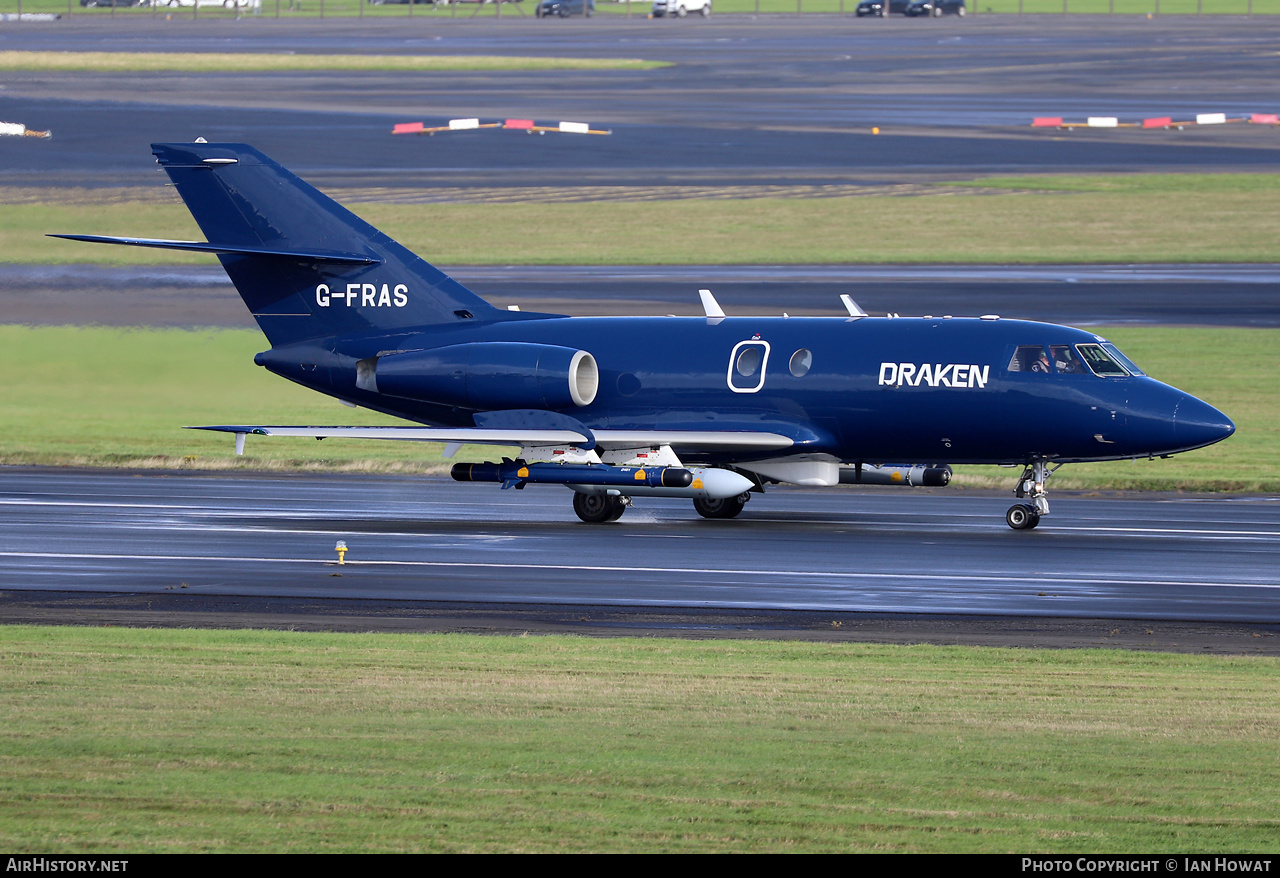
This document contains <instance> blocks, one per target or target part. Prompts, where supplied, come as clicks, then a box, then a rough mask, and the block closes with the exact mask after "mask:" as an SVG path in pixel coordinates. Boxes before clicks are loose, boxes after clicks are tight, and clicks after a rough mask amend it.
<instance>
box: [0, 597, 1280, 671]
mask: <svg viewBox="0 0 1280 878" xmlns="http://www.w3.org/2000/svg"><path fill="white" fill-rule="evenodd" d="M0 624H6V625H86V626H94V627H122V628H210V629H239V628H252V629H260V630H271V631H340V632H353V633H364V632H377V633H397V634H427V633H461V634H494V635H503V636H510V637H519V636H524V635H529V634H563V635H573V636H579V637H678V638H681V639H687V640H726V639H733V640H804V641H810V642H822V643H888V644H899V645H910V644H916V643H927V644H934V645H938V646H987V647H1006V648H1017V649H1133V650H1148V651H1153V652H1180V653H1187V654H1199V655H1262V656H1278V655H1280V625H1266V624H1262V625H1257V624H1226V623H1218V622H1135V621H1134V620H1132V619H1055V618H1050V617H1045V618H1030V619H1026V618H1008V617H1000V616H990V617H982V616H945V615H934V616H904V615H883V614H876V613H830V612H828V613H815V612H807V611H800V610H795V611H762V610H756V611H748V610H740V611H736V612H734V611H725V610H718V609H717V610H698V609H689V608H681V609H674V608H673V609H669V610H665V611H663V610H655V609H651V608H650V609H630V608H618V607H610V606H591V605H584V606H578V605H574V606H555V605H552V606H545V605H537V604H504V605H498V606H477V605H475V604H453V603H447V602H424V601H403V602H394V601H344V600H295V599H285V598H255V597H208V596H178V595H152V594H145V595H142V594H84V593H82V592H58V591H45V592H12V591H3V590H0Z"/></svg>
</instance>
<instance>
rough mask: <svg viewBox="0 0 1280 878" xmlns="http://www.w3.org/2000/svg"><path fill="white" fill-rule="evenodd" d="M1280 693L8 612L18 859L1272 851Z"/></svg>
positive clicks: (6, 747)
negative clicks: (71, 623)
mask: <svg viewBox="0 0 1280 878" xmlns="http://www.w3.org/2000/svg"><path fill="white" fill-rule="evenodd" d="M320 571H323V572H320ZM354 574H355V571H354V570H350V571H349V572H348V574H346V575H354ZM316 575H317V576H327V575H328V569H327V568H320V570H318V571H317V574H316ZM174 585H175V587H177V586H179V585H180V584H179V583H177V582H175V583H174ZM1278 679H1280V662H1278V661H1277V660H1276V659H1274V658H1258V657H1253V658H1242V657H1212V656H1188V655H1173V654H1160V653H1119V652H1111V651H1101V650H1088V651H1058V652H1050V651H1043V650H1030V649H1018V650H1013V649H976V648H960V647H933V646H911V647H901V646H880V645H862V644H821V643H802V642H767V641H706V642H697V641H676V640H666V639H634V638H618V639H614V638H610V639H598V640H593V639H585V638H572V637H524V638H506V637H478V636H470V635H383V634H377V635H375V634H302V633H292V632H263V631H176V630H167V631H166V630H159V631H158V630H148V631H142V630H129V629H114V628H37V627H0V692H3V694H4V704H5V721H4V723H3V724H2V725H0V765H3V766H4V790H5V794H4V795H3V796H0V846H3V847H4V849H6V850H8V851H10V852H12V853H39V854H44V855H50V854H70V853H84V852H92V853H94V854H115V853H122V854H127V853H146V852H183V853H190V852H197V853H203V852H215V851H216V852H250V851H278V852H345V851H387V852H423V851H430V852H480V851H483V852H490V851H493V852H498V851H502V852H507V851H516V852H557V853H558V852H564V851H601V852H628V851H643V852H659V851H697V852H712V851H726V852H757V851H759V852H775V851H776V852H781V851H786V852H796V851H804V852H835V851H839V852H849V851H906V852H1002V853H1003V852H1008V851H1036V852H1043V853H1057V852H1074V853H1107V854H1119V853H1149V852H1151V851H1162V852H1165V853H1179V852H1192V853H1197V854H1203V853H1207V852H1211V851H1229V852H1233V853H1244V852H1269V851H1273V850H1274V849H1275V839H1276V836H1277V833H1280V818H1278V817H1277V814H1280V761H1278V760H1276V759H1275V753H1276V749H1277V747H1278V746H1280V701H1278V700H1277V699H1276V698H1275V691H1276V684H1277V680H1278Z"/></svg>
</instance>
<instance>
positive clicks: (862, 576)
mask: <svg viewBox="0 0 1280 878" xmlns="http://www.w3.org/2000/svg"><path fill="white" fill-rule="evenodd" d="M0 558H49V559H54V560H63V561H65V560H72V561H75V560H79V561H199V562H201V563H206V564H208V563H214V562H222V563H230V564H245V563H253V564H308V565H318V566H334V567H336V566H338V565H337V562H336V561H334V560H332V559H328V558H254V557H240V558H226V557H222V556H217V555H128V554H98V553H90V552H0ZM344 566H346V567H353V568H354V567H423V568H436V569H440V568H459V569H464V570H477V569H486V570H570V571H580V572H588V573H626V572H635V573H661V574H666V575H670V574H696V575H702V576H708V575H710V576H737V577H746V578H747V580H748V581H750V579H751V578H752V577H757V578H758V577H770V578H775V579H782V578H791V577H812V578H816V579H835V580H840V579H847V580H874V579H906V580H912V581H915V582H992V581H998V582H1008V583H1013V582H1025V583H1027V584H1029V585H1032V586H1037V587H1040V586H1044V585H1160V586H1173V587H1182V588H1263V589H1276V590H1280V583H1257V582H1204V581H1192V580H1177V579H1127V578H1126V579H1107V578H1103V577H1088V576H1035V575H1028V576H1008V575H1005V574H992V575H987V576H977V575H971V574H965V575H959V574H956V575H952V574H942V573H900V572H898V571H885V572H880V573H854V572H849V571H843V570H842V571H830V570H761V569H759V568H752V569H747V570H735V569H730V568H715V567H629V566H626V565H603V564H519V563H498V562H493V561H365V560H355V561H352V560H348V561H347V562H346V564H345V565H344Z"/></svg>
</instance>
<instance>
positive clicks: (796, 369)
mask: <svg viewBox="0 0 1280 878" xmlns="http://www.w3.org/2000/svg"><path fill="white" fill-rule="evenodd" d="M789 367H790V369H791V374H792V375H794V376H796V377H797V378H803V377H804V376H806V375H808V374H809V370H810V369H811V368H812V367H813V351H810V350H806V349H804V348H801V349H800V350H798V351H796V352H795V353H794V354H792V355H791V362H790V364H789Z"/></svg>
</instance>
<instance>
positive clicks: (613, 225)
mask: <svg viewBox="0 0 1280 878" xmlns="http://www.w3.org/2000/svg"><path fill="white" fill-rule="evenodd" d="M942 185H945V186H946V188H947V190H948V191H947V193H946V194H938V195H933V194H918V195H909V196H889V195H868V196H852V197H847V196H846V197H835V198H803V199H794V198H748V199H733V198H724V199H689V200H671V201H594V202H581V203H569V202H556V201H555V194H554V193H547V192H546V191H545V190H538V191H537V192H536V193H535V194H534V195H531V197H536V198H538V199H539V200H538V201H532V200H531V201H527V202H521V201H516V202H515V203H502V204H456V203H455V204H387V203H374V204H350V205H348V206H349V207H351V208H352V209H353V210H355V211H356V212H357V213H359V214H360V215H361V216H363V217H364V218H365V219H367V220H369V221H370V222H371V223H373V224H374V225H375V226H378V227H379V228H381V229H383V230H384V231H386V232H387V233H388V234H390V235H392V236H393V237H395V238H396V239H397V240H399V241H400V242H401V243H403V244H405V245H406V246H407V247H409V248H410V249H411V250H414V251H415V252H417V253H419V254H420V255H422V256H424V257H425V258H427V259H428V260H429V261H431V262H437V263H454V264H464V265H465V264H469V265H483V264H512V263H515V264H584V265H591V264H604V265H620V264H621V265H625V264H630V265H663V264H667V265H679V264H694V265H696V264H707V263H721V264H752V263H765V262H767V263H884V262H915V263H919V262H930V263H975V262H976V263H1022V264H1028V263H1057V262H1067V263H1108V262H1117V263H1125V262H1275V261H1280V249H1278V248H1277V244H1276V242H1277V241H1280V175H1264V174H1186V175H1150V176H1148V175H1132V176H1125V175H1115V176H1081V177H1044V178H1038V177H1027V178H1016V179H1009V178H996V179H992V180H978V181H973V183H972V185H973V186H974V188H975V192H974V194H972V195H956V194H954V193H955V190H956V185H957V184H954V183H946V184H942ZM47 191H48V193H49V196H48V199H47V200H46V201H45V202H44V203H34V202H33V200H32V199H33V192H32V191H31V190H22V193H21V194H22V195H23V198H21V199H16V200H20V201H22V202H25V203H12V204H10V205H9V206H7V207H6V209H5V210H4V211H3V212H0V260H4V261H8V262H36V263H48V264H58V263H68V262H79V263H93V262H101V263H113V264H141V263H175V262H186V263H196V262H209V261H210V259H209V257H206V256H198V255H194V254H191V255H184V254H176V253H173V252H168V251H160V250H141V249H133V248H126V247H107V246H100V245H90V244H81V243H73V242H68V241H60V240H55V239H51V238H46V237H44V233H46V232H80V233H85V234H114V235H119V234H134V235H142V236H158V237H178V238H184V237H185V238H190V239H193V240H199V239H200V237H201V236H200V232H199V230H198V229H197V228H196V226H195V224H194V223H193V222H192V220H191V218H190V215H189V214H188V213H187V211H186V208H185V207H183V206H182V205H181V204H178V203H173V202H165V201H161V200H159V199H158V198H156V199H152V200H139V201H137V202H118V203H106V204H93V203H89V202H88V201H86V200H85V199H87V198H88V197H89V196H90V193H86V192H84V191H79V192H77V193H75V196H74V197H75V198H77V199H80V201H79V202H78V203H57V199H58V198H60V197H64V198H65V197H69V196H59V195H58V194H57V191H56V190H47ZM158 191H160V190H158ZM568 191H569V190H566V198H567V197H568ZM919 191H923V192H925V193H927V192H928V187H921V190H919ZM992 193H995V194H992ZM726 194H732V193H731V191H728V190H726ZM518 195H519V192H518V190H516V191H513V196H518ZM102 197H103V198H105V197H106V196H105V195H104V196H102ZM495 228H501V229H505V230H507V233H506V234H502V235H495V234H493V230H494V229H495ZM548 229H555V230H556V232H557V233H556V234H546V233H545V232H546V230H548ZM654 229H662V230H663V233H662V234H661V235H655V234H653V230H654Z"/></svg>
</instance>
